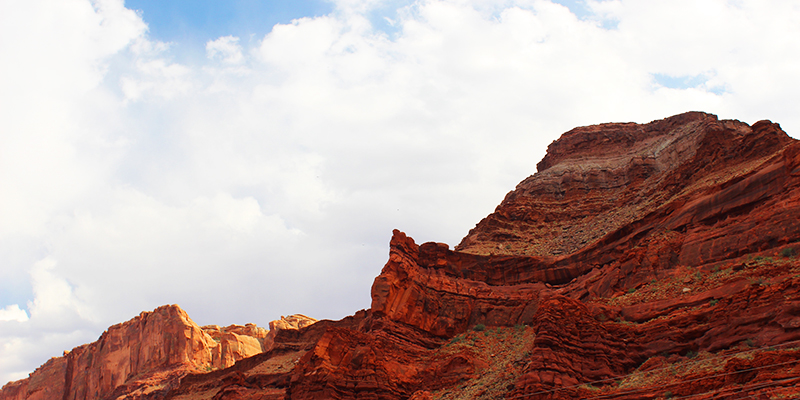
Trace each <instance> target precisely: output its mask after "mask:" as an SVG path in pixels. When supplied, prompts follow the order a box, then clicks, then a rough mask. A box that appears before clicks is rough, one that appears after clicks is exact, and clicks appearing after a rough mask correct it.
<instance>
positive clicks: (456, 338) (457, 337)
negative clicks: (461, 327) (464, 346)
mask: <svg viewBox="0 0 800 400" xmlns="http://www.w3.org/2000/svg"><path fill="white" fill-rule="evenodd" d="M461 340H462V338H461V336H455V337H454V338H452V339H450V344H457V343H461Z"/></svg>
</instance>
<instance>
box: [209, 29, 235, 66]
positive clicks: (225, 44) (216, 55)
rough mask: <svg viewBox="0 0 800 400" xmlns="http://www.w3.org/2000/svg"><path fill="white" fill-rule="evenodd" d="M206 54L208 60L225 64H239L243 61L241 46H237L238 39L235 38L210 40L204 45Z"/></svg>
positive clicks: (224, 37) (227, 37)
mask: <svg viewBox="0 0 800 400" xmlns="http://www.w3.org/2000/svg"><path fill="white" fill-rule="evenodd" d="M206 54H207V55H208V58H209V59H212V60H220V61H222V62H223V63H227V64H239V63H241V62H242V61H244V55H242V46H241V45H239V38H238V37H235V36H223V37H221V38H219V39H217V40H210V41H209V42H208V43H206Z"/></svg>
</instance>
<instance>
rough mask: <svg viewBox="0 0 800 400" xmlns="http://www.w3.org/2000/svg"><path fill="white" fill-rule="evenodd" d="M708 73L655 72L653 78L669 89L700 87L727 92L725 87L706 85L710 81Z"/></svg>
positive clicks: (710, 90)
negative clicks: (670, 73)
mask: <svg viewBox="0 0 800 400" xmlns="http://www.w3.org/2000/svg"><path fill="white" fill-rule="evenodd" d="M708 78H709V77H708V75H705V74H699V75H680V76H672V75H667V74H653V80H654V81H655V83H656V84H657V85H659V86H663V87H665V88H668V89H691V88H699V89H702V90H705V91H707V92H711V93H714V94H722V93H725V88H724V87H720V86H713V87H709V86H707V85H706V82H708Z"/></svg>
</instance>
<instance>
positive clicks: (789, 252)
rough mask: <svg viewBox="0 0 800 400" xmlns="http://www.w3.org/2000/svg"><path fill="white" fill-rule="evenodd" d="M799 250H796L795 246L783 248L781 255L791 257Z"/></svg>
mask: <svg viewBox="0 0 800 400" xmlns="http://www.w3.org/2000/svg"><path fill="white" fill-rule="evenodd" d="M796 253H797V252H796V251H795V250H794V248H793V247H787V248H785V249H783V250H781V257H784V258H791V257H794V256H795V254H796Z"/></svg>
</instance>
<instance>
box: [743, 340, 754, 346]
mask: <svg viewBox="0 0 800 400" xmlns="http://www.w3.org/2000/svg"><path fill="white" fill-rule="evenodd" d="M744 344H746V345H747V347H756V342H755V341H754V340H753V339H747V340H745V341H744Z"/></svg>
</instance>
